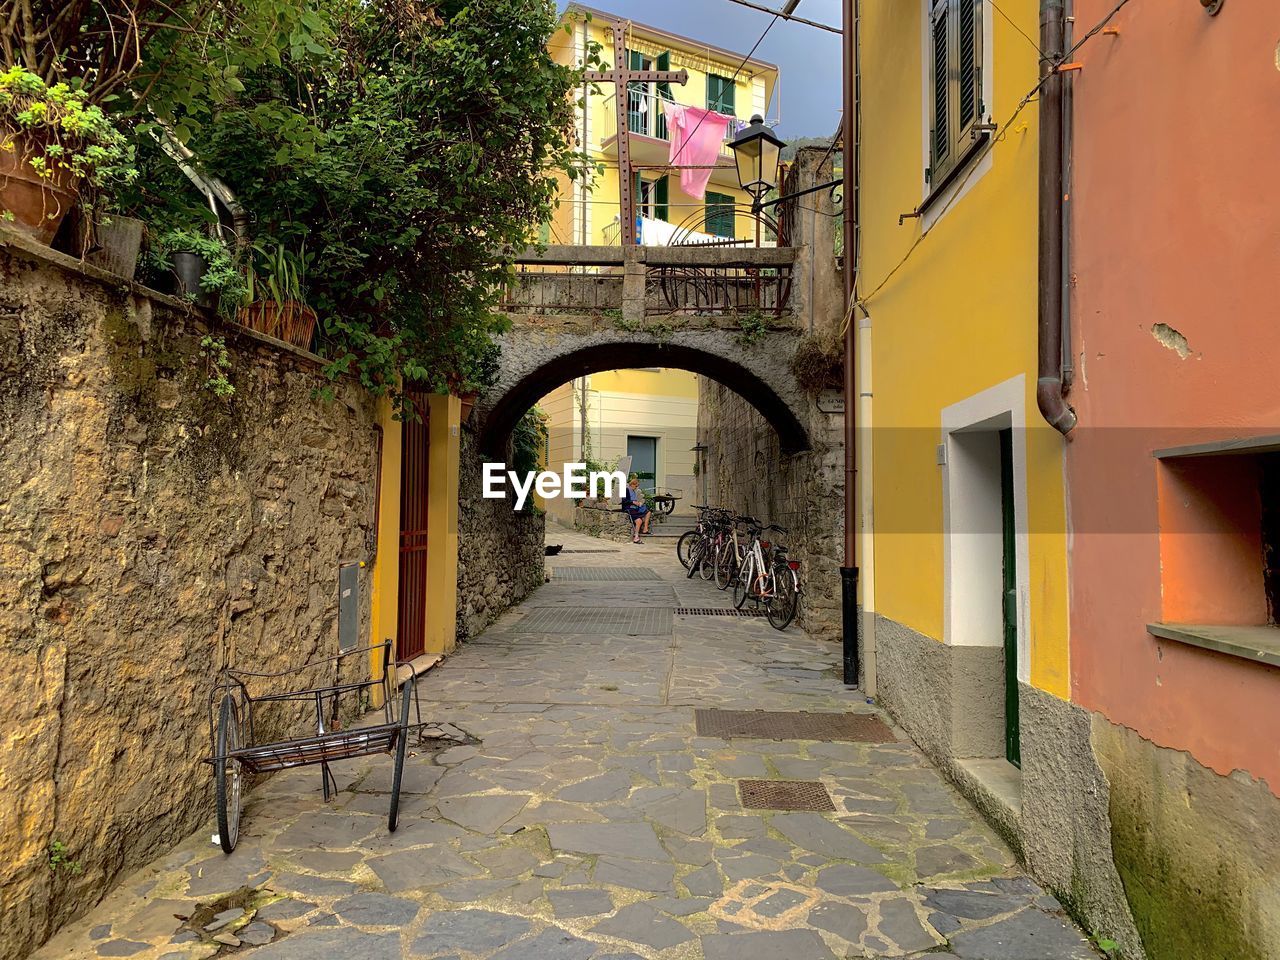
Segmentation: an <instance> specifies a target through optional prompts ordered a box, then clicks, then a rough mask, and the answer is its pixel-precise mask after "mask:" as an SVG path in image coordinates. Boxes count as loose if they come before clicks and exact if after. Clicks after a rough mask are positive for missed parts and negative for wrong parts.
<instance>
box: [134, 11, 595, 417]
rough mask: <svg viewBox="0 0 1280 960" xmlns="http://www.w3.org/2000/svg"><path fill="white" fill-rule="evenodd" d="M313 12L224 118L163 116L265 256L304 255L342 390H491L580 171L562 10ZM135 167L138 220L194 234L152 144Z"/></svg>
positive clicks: (190, 109) (175, 184)
mask: <svg viewBox="0 0 1280 960" xmlns="http://www.w3.org/2000/svg"><path fill="white" fill-rule="evenodd" d="M312 3H313V4H314V6H312V7H311V8H310V9H309V10H308V11H307V12H306V13H304V14H303V15H302V17H301V20H300V21H299V22H300V23H302V24H303V26H304V27H305V29H306V31H307V34H306V36H307V38H309V39H307V40H304V41H303V42H301V43H298V44H295V43H292V42H291V43H289V44H288V45H287V46H284V47H280V48H279V50H278V53H279V56H278V57H276V56H274V55H272V54H270V53H268V55H267V57H266V59H265V60H264V61H263V62H261V63H256V64H250V65H246V66H243V67H242V68H240V69H238V70H237V72H236V74H235V80H236V85H238V86H239V87H240V88H242V89H239V90H237V91H236V92H235V93H234V95H233V96H228V97H225V98H224V99H222V100H221V101H219V102H217V104H216V109H210V108H209V107H208V98H197V97H194V96H192V97H191V98H189V99H190V100H191V103H190V104H189V105H188V104H187V103H185V102H184V100H183V98H182V97H177V96H168V97H167V99H166V102H167V103H170V104H172V105H173V109H172V113H171V114H170V115H168V116H167V117H166V118H165V119H166V123H167V124H168V125H169V126H170V128H171V129H173V130H174V131H175V134H176V135H177V136H178V137H179V139H183V138H185V139H186V142H187V145H188V147H189V148H190V149H192V150H193V151H194V152H195V153H196V155H197V156H198V157H199V160H200V165H201V167H202V168H203V170H204V171H205V172H207V173H209V174H212V175H214V176H216V177H218V178H219V179H221V180H222V181H224V182H225V183H226V184H227V185H228V186H229V187H230V188H231V189H232V190H233V191H234V193H235V194H236V196H237V198H238V199H239V201H240V202H241V203H242V204H243V205H244V206H245V207H246V208H247V209H248V210H250V211H253V213H254V215H255V217H256V222H255V225H254V231H255V236H256V237H257V238H258V239H259V241H260V242H262V243H264V244H269V245H275V244H279V245H282V246H283V247H285V248H287V249H290V250H301V249H303V245H304V244H305V249H306V250H308V251H310V254H309V257H310V262H309V264H308V265H307V302H308V303H309V304H310V305H311V306H312V307H313V308H314V309H315V310H316V312H317V314H318V315H319V318H320V335H319V339H318V349H319V350H320V351H321V352H322V353H323V354H324V355H325V356H327V358H328V359H329V360H330V364H329V366H328V372H329V373H330V375H331V376H334V377H337V376H339V375H342V374H345V373H354V374H355V375H356V376H357V377H358V378H359V380H360V381H361V382H362V383H363V384H364V385H365V386H366V387H367V388H369V389H370V390H372V391H374V392H377V393H382V392H389V393H390V394H392V396H393V397H394V396H396V395H397V394H398V384H399V383H400V382H401V381H402V380H403V381H406V382H407V381H412V382H415V383H417V384H419V385H422V386H425V387H426V388H428V389H430V390H433V391H436V392H444V391H446V390H448V389H450V388H452V389H454V390H458V391H460V392H473V391H479V390H482V389H483V388H484V387H486V386H488V385H489V384H491V383H492V382H493V379H494V377H495V375H496V362H495V361H496V354H495V352H494V348H493V338H494V337H495V336H497V335H498V334H500V333H501V332H502V331H503V329H504V328H505V323H506V321H505V320H503V319H500V318H499V317H497V316H496V315H495V307H496V305H497V302H498V299H499V296H500V294H501V289H502V287H503V285H504V284H505V283H506V282H507V280H508V279H509V277H510V275H511V272H512V257H513V255H514V252H515V251H518V250H520V249H522V248H523V247H524V246H525V245H526V244H527V243H528V241H529V240H530V239H531V238H532V237H534V236H536V233H537V229H538V226H539V225H540V224H541V223H543V222H544V221H546V220H547V219H549V217H550V216H551V213H552V211H553V209H554V204H555V198H556V193H557V187H556V178H555V173H556V171H557V170H558V169H566V168H568V167H571V166H575V165H576V163H577V158H578V154H576V153H575V152H574V151H573V144H572V142H571V131H572V122H573V102H572V99H571V96H572V94H573V92H574V91H575V90H576V89H577V88H578V87H580V86H581V72H580V71H578V70H575V69H571V68H569V67H565V66H562V65H560V64H557V63H556V62H555V61H554V60H553V59H552V58H551V56H550V54H549V53H548V51H547V48H546V44H547V40H548V38H549V37H550V36H551V34H552V32H553V30H554V29H555V26H556V23H557V14H556V9H555V5H554V3H552V2H551V0H441V2H438V3H435V4H427V3H424V2H420V0H312ZM285 20H287V18H284V17H283V16H282V23H283V22H285ZM216 46H217V44H216V43H215V47H216ZM270 49H271V47H268V50H270ZM232 55H233V54H232V53H231V52H227V51H221V52H218V51H215V53H214V56H213V59H214V60H215V61H220V62H221V61H224V60H226V59H227V58H228V57H231V56H232ZM245 63H246V64H248V61H245ZM139 153H140V157H141V162H142V163H143V164H144V170H145V173H144V177H143V178H142V179H141V181H140V186H139V188H138V189H137V191H136V192H135V195H134V196H133V198H132V206H131V211H130V212H132V213H133V214H134V215H135V216H141V217H142V218H143V219H147V220H150V221H151V222H161V223H169V224H174V223H185V222H189V220H190V218H192V217H198V216H199V215H200V214H199V210H198V207H199V204H200V202H201V201H200V199H199V198H198V197H193V196H192V191H191V190H190V188H189V187H187V186H186V185H184V184H183V182H182V180H181V175H180V174H178V173H177V172H176V171H175V169H174V165H173V164H172V162H171V161H169V160H168V158H166V157H165V156H164V155H163V153H162V152H161V151H160V150H159V148H158V147H156V146H155V145H154V144H152V145H149V146H148V145H146V144H143V143H141V142H140V144H139Z"/></svg>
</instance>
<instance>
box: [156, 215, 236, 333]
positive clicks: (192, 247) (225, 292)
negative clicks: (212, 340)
mask: <svg viewBox="0 0 1280 960" xmlns="http://www.w3.org/2000/svg"><path fill="white" fill-rule="evenodd" d="M175 253H194V254H197V255H198V256H201V257H203V258H204V263H205V270H204V274H203V275H202V276H201V277H200V287H201V289H203V290H205V291H206V292H208V293H216V294H218V295H219V298H220V299H219V301H218V304H219V309H220V310H221V311H222V312H223V313H232V312H234V311H235V308H236V307H237V306H238V305H239V304H240V303H241V301H242V300H243V299H244V296H245V291H246V285H245V277H244V271H243V270H241V268H240V267H239V266H238V265H237V264H236V262H235V260H234V259H233V258H232V256H231V251H229V250H228V249H227V248H226V245H225V244H223V243H222V242H221V241H219V240H216V239H214V238H213V237H211V236H209V234H207V233H203V232H201V231H199V230H192V229H187V228H181V227H180V228H175V229H173V230H168V231H166V232H165V233H162V234H160V236H159V237H157V238H156V239H155V240H153V241H152V243H151V249H150V251H149V253H148V265H149V266H150V267H151V269H153V270H155V271H160V272H164V271H167V270H170V269H172V268H173V255H174V254H175ZM188 296H194V295H193V294H188Z"/></svg>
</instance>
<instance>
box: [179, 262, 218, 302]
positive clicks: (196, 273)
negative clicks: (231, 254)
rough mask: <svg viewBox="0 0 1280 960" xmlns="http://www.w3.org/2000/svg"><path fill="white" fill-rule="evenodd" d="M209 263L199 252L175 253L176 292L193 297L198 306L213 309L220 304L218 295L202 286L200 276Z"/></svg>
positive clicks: (182, 295) (180, 295)
mask: <svg viewBox="0 0 1280 960" xmlns="http://www.w3.org/2000/svg"><path fill="white" fill-rule="evenodd" d="M207 268H208V264H207V263H206V262H205V259H204V257H202V256H200V254H198V253H185V252H184V253H175V254H174V255H173V280H174V291H173V292H174V294H175V295H177V296H179V297H187V298H189V299H191V300H192V301H193V302H194V303H195V305H196V306H198V307H203V308H204V309H206V310H213V309H214V308H215V307H217V305H218V296H217V294H215V293H210V292H209V291H207V290H205V289H204V288H203V287H202V286H200V278H201V277H203V276H204V273H205V270H206V269H207Z"/></svg>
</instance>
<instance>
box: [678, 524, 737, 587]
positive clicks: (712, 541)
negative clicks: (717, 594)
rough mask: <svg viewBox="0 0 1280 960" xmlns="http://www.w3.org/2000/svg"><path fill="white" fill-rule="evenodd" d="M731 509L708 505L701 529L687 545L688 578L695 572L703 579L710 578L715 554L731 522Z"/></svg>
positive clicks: (691, 577)
mask: <svg viewBox="0 0 1280 960" xmlns="http://www.w3.org/2000/svg"><path fill="white" fill-rule="evenodd" d="M732 518H733V513H732V511H729V510H725V509H724V508H723V507H708V508H707V511H706V516H705V518H704V520H703V522H702V524H701V530H700V531H699V535H698V537H697V538H696V539H694V540H693V541H692V542H691V544H690V546H689V563H688V565H687V566H686V569H687V570H688V573H686V574H685V576H686V577H688V578H689V579H691V580H692V579H693V575H694V574H695V573H696V574H698V575H699V576H700V577H702V579H703V580H710V579H711V576H712V573H713V572H714V569H715V555H716V550H717V548H718V544H719V543H720V541H721V539H722V537H723V535H724V530H725V528H726V526H727V525H728V524H729V523H731V522H732Z"/></svg>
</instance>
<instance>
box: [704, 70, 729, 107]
mask: <svg viewBox="0 0 1280 960" xmlns="http://www.w3.org/2000/svg"><path fill="white" fill-rule="evenodd" d="M734 100H735V87H734V82H733V80H732V79H731V78H729V77H722V76H720V75H719V74H715V73H708V74H707V109H708V110H714V111H716V113H723V114H725V115H726V116H730V117H732V116H733V115H734V114H735V112H736V111H735V109H734V106H735V104H734Z"/></svg>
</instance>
